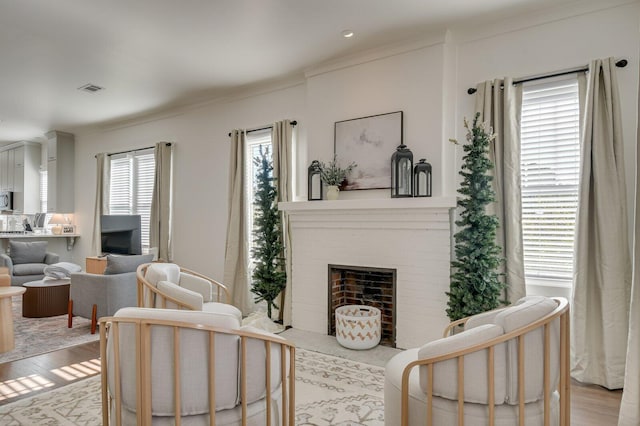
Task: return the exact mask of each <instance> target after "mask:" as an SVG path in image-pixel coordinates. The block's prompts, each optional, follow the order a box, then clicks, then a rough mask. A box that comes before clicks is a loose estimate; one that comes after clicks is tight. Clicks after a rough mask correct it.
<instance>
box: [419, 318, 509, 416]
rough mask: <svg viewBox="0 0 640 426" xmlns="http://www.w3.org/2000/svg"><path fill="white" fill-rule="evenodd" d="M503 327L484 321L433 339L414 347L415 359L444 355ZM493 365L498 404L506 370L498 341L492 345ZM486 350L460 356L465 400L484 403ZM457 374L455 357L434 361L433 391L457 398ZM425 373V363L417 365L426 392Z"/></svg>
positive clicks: (491, 335) (483, 339) (492, 335)
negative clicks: (462, 362)
mask: <svg viewBox="0 0 640 426" xmlns="http://www.w3.org/2000/svg"><path fill="white" fill-rule="evenodd" d="M502 334H504V333H503V329H502V327H501V326H499V325H495V324H485V325H481V326H478V327H475V328H472V329H470V330H466V331H463V332H462V333H458V334H455V335H453V336H449V337H445V338H442V339H438V340H434V341H432V342H429V343H427V344H426V345H424V346H422V347H421V348H420V349H419V350H418V359H426V358H433V357H436V356H441V355H446V354H449V353H452V352H456V351H459V350H463V349H467V348H469V347H471V346H475V345H477V344H481V343H484V342H486V341H488V340H491V339H493V338H495V337H498V336H501V335H502ZM494 357H495V358H494V366H495V375H494V377H495V394H494V397H495V402H496V404H501V403H503V402H504V400H505V397H506V386H505V383H506V370H505V368H504V364H505V358H506V354H505V345H504V344H501V345H498V346H496V347H495V349H494ZM487 359H488V351H487V350H483V351H478V352H474V353H472V354H470V355H467V356H465V357H464V371H465V380H464V400H465V402H475V403H479V404H486V403H488V401H489V399H488V395H487V389H488V370H487ZM457 376H458V363H457V359H450V360H447V361H441V362H438V363H435V364H434V373H433V394H434V395H435V396H441V397H443V398H447V399H451V400H457V399H458V382H457V380H455V378H456V377H457ZM428 378H429V373H428V370H427V367H426V366H421V367H420V387H421V388H422V391H423V392H425V393H426V392H427V383H428Z"/></svg>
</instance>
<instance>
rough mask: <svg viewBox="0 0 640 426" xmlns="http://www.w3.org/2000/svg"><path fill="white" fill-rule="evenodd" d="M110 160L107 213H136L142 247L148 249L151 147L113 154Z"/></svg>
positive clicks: (153, 168)
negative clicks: (138, 219)
mask: <svg viewBox="0 0 640 426" xmlns="http://www.w3.org/2000/svg"><path fill="white" fill-rule="evenodd" d="M110 160H111V181H110V184H109V214H139V215H140V216H141V225H142V230H141V237H142V249H143V250H145V249H148V248H149V219H150V216H151V197H152V194H153V181H154V179H155V177H154V174H155V168H156V166H155V158H154V154H153V148H151V149H145V150H140V151H134V152H128V153H125V154H117V155H112V156H111V157H110Z"/></svg>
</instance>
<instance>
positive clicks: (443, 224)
mask: <svg viewBox="0 0 640 426" xmlns="http://www.w3.org/2000/svg"><path fill="white" fill-rule="evenodd" d="M455 203H456V200H455V197H450V198H449V197H444V198H443V197H440V198H438V197H431V198H429V197H425V198H411V199H408V198H407V199H401V198H394V199H391V198H389V199H362V200H355V199H354V200H337V201H309V202H305V201H301V202H289V203H278V207H279V208H280V209H282V210H284V211H285V212H286V213H287V215H288V217H289V225H290V228H291V234H290V235H291V247H292V253H293V256H292V265H291V271H292V274H291V280H290V282H291V287H290V288H288V289H287V291H288V294H289V296H290V297H291V325H292V326H293V327H294V328H297V329H299V330H306V331H311V332H315V333H322V334H330V333H332V329H331V326H330V323H331V321H333V320H334V317H333V309H332V308H331V307H330V306H329V305H330V300H329V297H327V293H328V290H327V288H328V285H327V282H328V281H329V277H328V276H327V274H328V271H327V265H356V266H357V267H361V266H368V265H371V266H375V267H376V268H387V270H390V271H395V281H396V282H395V288H394V290H392V292H393V294H394V295H395V303H394V309H395V312H393V313H392V315H391V318H392V319H391V320H387V322H388V324H387V327H389V330H391V331H393V330H395V338H394V337H392V338H391V339H390V342H391V343H390V344H391V345H394V344H395V347H397V348H415V347H419V346H422V345H424V344H425V343H426V342H429V341H431V340H435V339H438V338H440V337H442V334H441V333H442V330H443V329H444V328H445V327H446V326H447V324H448V323H449V320H448V318H447V315H446V312H445V311H446V308H447V296H446V292H447V291H448V290H449V275H450V271H449V262H450V260H451V259H450V254H451V250H450V248H451V246H450V242H451V233H450V229H451V228H450V224H451V215H450V209H451V208H452V207H454V206H455ZM357 267H356V268H352V267H348V268H349V269H357ZM367 269H368V268H367ZM329 276H330V275H329ZM289 290H290V291H289ZM360 293H362V295H363V298H364V299H369V300H375V298H376V297H378V296H380V294H383V292H382V290H380V292H379V293H378V290H369V289H367V290H366V291H365V290H364V289H363V290H362V291H360ZM345 297H346V296H345ZM356 300H357V302H358V303H360V300H358V299H356ZM339 303H343V302H342V301H341V302H339ZM364 303H365V304H368V301H367V300H364ZM329 312H331V315H329V314H328V313H329ZM394 325H395V327H394Z"/></svg>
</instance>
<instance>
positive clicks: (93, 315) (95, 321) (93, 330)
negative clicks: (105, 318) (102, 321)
mask: <svg viewBox="0 0 640 426" xmlns="http://www.w3.org/2000/svg"><path fill="white" fill-rule="evenodd" d="M97 313H98V305H96V304H94V305H93V308H92V309H91V334H96V325H97V324H98V318H96V317H97Z"/></svg>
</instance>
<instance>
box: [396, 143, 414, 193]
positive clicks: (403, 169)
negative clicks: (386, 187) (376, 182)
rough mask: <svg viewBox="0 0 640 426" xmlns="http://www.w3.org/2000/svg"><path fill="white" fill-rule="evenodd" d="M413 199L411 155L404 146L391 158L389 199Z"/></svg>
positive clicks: (399, 147) (400, 146) (397, 149)
mask: <svg viewBox="0 0 640 426" xmlns="http://www.w3.org/2000/svg"><path fill="white" fill-rule="evenodd" d="M403 197H413V153H412V152H411V150H410V149H409V148H407V146H406V145H405V144H401V145H399V146H398V148H396V152H394V153H393V155H392V156H391V198H403Z"/></svg>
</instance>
